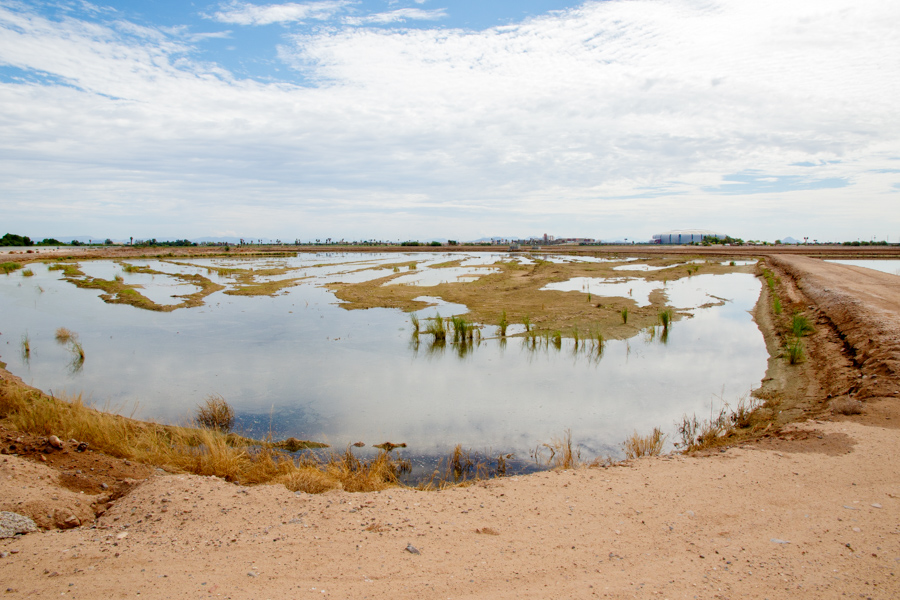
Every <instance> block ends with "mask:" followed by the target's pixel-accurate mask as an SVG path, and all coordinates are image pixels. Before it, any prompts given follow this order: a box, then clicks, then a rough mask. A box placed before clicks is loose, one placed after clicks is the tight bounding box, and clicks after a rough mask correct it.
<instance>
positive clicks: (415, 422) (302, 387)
mask: <svg viewBox="0 0 900 600" xmlns="http://www.w3.org/2000/svg"><path fill="white" fill-rule="evenodd" d="M454 259H459V256H456V257H454ZM509 259H510V257H509V255H493V254H484V255H467V257H466V261H465V262H466V263H467V264H466V269H467V270H469V271H470V272H471V269H472V267H474V266H476V265H480V266H482V267H488V266H490V265H491V264H493V262H495V261H496V260H509ZM409 260H416V261H417V262H418V266H417V268H418V269H427V265H428V264H439V263H442V262H447V261H448V260H449V259H448V258H447V257H446V255H437V254H433V255H432V254H425V255H423V254H422V253H417V254H415V255H414V256H412V257H410V256H409V255H401V254H346V255H328V254H319V255H315V254H301V255H299V256H298V257H295V258H294V257H289V258H283V259H278V260H277V261H274V262H273V261H272V259H266V260H262V259H260V260H210V259H203V260H195V261H185V260H180V261H179V262H181V263H186V262H190V263H191V264H193V265H196V266H190V267H182V266H176V265H173V264H172V263H164V264H162V265H160V264H158V262H159V261H134V264H143V265H147V266H150V267H152V268H154V269H157V270H160V271H162V270H164V269H163V268H162V267H164V268H165V270H166V271H167V272H172V273H192V272H203V273H205V272H206V269H207V268H227V267H229V266H231V267H239V268H248V267H250V266H253V267H254V268H255V269H262V268H268V269H272V268H276V267H278V266H281V267H284V268H290V269H294V270H293V271H291V276H292V277H299V276H305V277H307V279H304V280H302V281H300V282H299V285H297V286H296V287H291V288H287V289H285V290H283V291H282V292H281V293H279V294H278V295H275V296H256V297H244V296H230V295H225V294H224V293H223V292H216V293H214V294H212V295H210V296H209V297H207V298H206V305H204V306H201V307H198V308H192V309H180V310H177V311H174V312H169V313H165V312H152V311H147V310H141V309H137V308H134V307H132V306H128V305H115V304H106V303H104V302H103V301H101V300H100V299H99V297H98V296H99V291H97V290H90V289H80V288H76V287H75V286H74V285H73V284H71V283H69V282H66V281H63V280H61V276H60V273H59V272H58V271H49V270H48V268H47V266H46V265H41V264H35V265H33V266H32V270H33V272H34V276H33V277H22V276H21V275H19V274H17V273H13V274H11V275H8V276H0V314H2V318H0V332H2V334H0V344H2V345H0V360H2V361H4V362H6V363H8V368H9V369H10V370H11V371H12V372H14V373H16V374H17V375H20V376H21V377H22V378H23V379H24V380H25V381H26V382H27V383H29V384H32V385H34V386H36V387H39V388H41V389H43V390H46V391H52V392H53V393H55V394H59V393H63V392H65V393H68V394H83V395H84V397H85V399H87V400H90V401H93V402H94V403H95V404H97V405H99V406H100V407H106V408H109V409H111V410H115V411H118V412H121V413H124V414H129V415H130V414H133V415H134V416H136V417H140V418H150V419H156V420H161V421H165V422H174V423H177V422H187V421H188V420H190V418H191V417H192V415H193V414H194V412H195V409H196V407H197V405H198V404H199V403H200V402H201V401H202V400H203V399H204V398H205V397H206V396H207V395H208V394H210V393H218V394H221V395H222V396H224V397H225V398H226V399H227V400H228V401H229V402H230V403H231V404H232V406H233V407H234V408H235V410H236V412H237V413H238V417H239V425H238V428H239V429H242V430H243V431H244V432H245V433H247V434H249V435H252V436H262V435H265V434H267V433H269V432H272V433H273V434H274V435H275V436H276V437H283V436H284V437H286V436H294V437H297V438H301V439H313V440H320V441H325V442H327V443H329V444H331V445H332V446H333V447H335V448H337V449H342V448H344V447H346V446H347V445H348V444H351V443H353V442H357V441H362V442H364V443H365V444H367V448H368V447H371V445H372V444H377V443H381V442H385V441H390V442H394V443H399V442H405V443H407V444H408V445H409V447H408V449H407V450H406V455H407V456H409V457H412V458H414V459H416V460H419V461H420V462H421V464H427V463H428V461H429V460H431V459H430V458H429V457H435V456H439V455H444V454H446V453H447V452H448V451H449V450H450V449H452V447H453V446H454V445H456V444H462V445H463V446H464V447H466V448H471V449H473V450H476V451H490V452H492V453H493V454H494V455H496V454H497V453H500V452H504V453H505V452H512V453H515V455H516V456H517V457H518V458H520V459H528V457H529V454H530V453H531V452H532V451H533V450H534V449H535V448H536V447H537V446H539V445H540V444H541V443H544V442H549V441H550V440H552V439H553V438H559V437H561V436H562V435H563V434H564V432H565V431H566V430H567V429H571V431H572V437H573V440H574V442H575V443H576V444H577V445H578V448H579V449H580V450H581V452H582V454H583V456H584V457H585V458H590V457H594V456H605V455H618V454H620V448H619V444H620V443H621V442H622V441H623V439H624V438H625V437H626V436H627V435H629V434H630V433H631V432H632V431H633V430H637V431H638V432H640V433H649V432H650V431H651V430H652V428H653V427H656V426H660V427H662V428H663V429H664V430H665V431H667V432H669V433H670V434H671V433H672V432H673V430H674V423H675V421H676V420H679V419H680V418H681V416H682V415H684V414H685V413H688V414H691V413H696V414H697V415H698V416H700V417H704V416H708V415H709V414H710V412H711V411H717V410H718V407H720V406H721V403H722V401H728V402H730V403H732V404H734V402H736V400H737V399H738V398H739V397H741V396H746V395H747V394H748V393H749V392H750V390H751V388H754V387H756V386H758V385H759V383H760V380H761V379H762V378H763V376H764V374H765V369H766V360H767V353H766V348H765V345H764V342H763V338H762V335H761V333H760V332H759V330H758V329H757V327H756V325H755V324H754V323H753V321H752V319H751V318H750V315H749V312H748V311H750V310H752V308H753V306H754V304H755V303H756V301H757V298H758V296H759V293H760V283H759V281H758V279H757V278H756V277H754V276H752V275H749V274H742V273H732V274H727V275H700V276H694V277H692V278H687V279H681V280H677V281H671V282H668V283H667V284H663V283H660V282H650V283H648V282H646V281H644V280H642V279H631V280H629V281H627V282H622V281H619V282H613V283H610V282H605V285H607V286H616V287H615V288H612V287H607V288H603V287H602V285H604V282H600V281H597V282H590V283H589V285H590V291H591V293H593V294H596V295H601V294H602V293H616V294H618V295H626V296H628V294H627V291H628V290H630V291H631V297H634V298H636V299H640V298H643V296H645V295H646V294H649V291H648V290H652V289H658V288H660V287H662V288H663V289H664V291H665V293H666V294H667V296H668V298H669V303H670V304H671V305H672V306H675V307H677V308H682V309H691V311H692V314H693V317H692V318H687V319H684V320H680V321H677V322H675V323H674V324H673V325H672V326H671V328H670V330H669V332H668V336H667V337H666V338H665V339H663V336H661V335H658V333H659V332H657V331H654V332H645V333H644V334H643V335H639V336H636V337H634V338H632V339H630V340H624V341H608V342H607V343H606V344H605V347H604V350H603V352H602V354H600V355H598V354H597V353H596V352H592V351H591V350H590V349H585V348H581V349H578V350H576V349H575V348H574V343H573V342H572V340H563V341H562V344H561V347H560V349H559V350H557V349H556V348H555V347H552V346H551V347H549V348H548V347H546V346H545V347H542V348H539V349H536V350H532V349H531V348H530V347H529V346H528V345H527V344H526V343H525V340H524V339H522V338H512V339H509V340H506V341H503V340H499V339H496V338H492V337H491V336H493V335H494V332H493V329H495V328H493V327H485V328H484V329H483V334H484V336H485V337H486V338H488V339H483V340H482V341H481V342H480V343H478V344H475V345H474V346H473V347H471V348H468V349H466V351H461V350H460V349H459V348H458V347H455V346H454V345H453V344H449V343H448V344H447V345H446V346H445V347H435V346H433V345H432V344H430V343H429V341H430V337H428V336H425V335H422V336H420V338H419V342H418V344H416V343H414V341H413V340H414V338H413V336H412V332H411V325H410V317H409V315H408V314H406V313H403V312H401V311H398V310H391V309H380V308H375V309H369V310H354V311H347V310H344V309H342V308H341V307H340V306H339V302H338V301H337V300H336V299H335V297H334V295H333V294H332V293H331V292H329V291H328V290H326V289H324V288H323V287H321V286H322V284H323V283H326V282H329V281H351V280H353V281H367V280H370V279H376V278H379V277H385V276H386V275H389V274H392V273H393V270H392V268H391V267H388V268H384V266H383V265H390V264H393V263H398V262H403V261H409ZM624 260H625V259H623V261H624ZM264 263H265V265H264ZM82 268H83V270H84V271H85V272H86V273H90V274H96V276H98V277H100V276H103V277H105V278H111V277H112V276H114V275H115V274H116V273H118V272H119V270H118V269H120V267H119V266H118V265H116V264H114V263H111V262H108V261H100V262H96V263H89V262H83V263H82ZM438 270H439V269H435V271H438ZM476 272H477V271H476ZM122 275H123V277H124V278H125V279H126V282H127V281H128V278H129V277H130V276H134V277H135V281H136V282H137V281H139V282H140V283H141V284H142V285H155V286H163V285H173V284H174V283H175V280H171V279H169V280H168V281H167V277H166V276H165V275H154V276H152V278H153V279H152V281H149V282H148V281H145V280H144V279H143V278H145V277H148V276H147V275H141V276H140V277H141V279H137V276H138V275H139V274H128V273H123V274H122ZM209 277H210V278H211V279H212V280H213V281H216V282H217V283H223V284H226V283H227V282H228V281H229V277H227V276H224V275H222V276H220V275H215V274H214V275H209ZM641 282H643V283H641ZM644 284H647V285H644ZM572 285H573V286H574V287H572V289H577V290H578V291H584V292H585V293H586V292H587V291H588V290H587V287H588V283H586V282H584V285H581V284H579V283H574V284H572ZM626 285H627V286H629V287H628V289H627V290H626V288H625V287H623V286H626ZM641 286H643V287H641ZM645 288H646V289H645ZM427 289H428V288H423V296H427V293H428V292H427ZM601 290H602V291H601ZM438 302H440V301H439V300H438ZM701 306H704V307H705V308H698V307H701ZM437 311H440V313H441V314H442V315H443V316H445V317H446V316H449V315H451V314H460V313H462V312H464V311H465V307H463V306H458V305H457V306H454V305H447V304H443V303H441V305H439V306H437V307H431V308H427V309H424V310H421V311H419V312H418V315H419V316H420V319H422V321H423V322H424V321H425V319H427V318H429V317H432V316H433V315H434V314H435V313H436V312H437ZM59 327H65V328H67V329H69V330H71V331H74V332H76V333H77V334H78V336H79V339H80V341H81V344H82V346H83V348H84V351H85V354H86V360H85V361H84V362H83V363H82V364H79V363H77V362H74V361H73V354H72V352H71V351H70V350H69V349H68V348H67V347H66V346H64V345H60V344H59V343H57V342H56V340H55V339H54V333H55V331H56V329H57V328H59ZM520 331H522V328H521V326H518V325H517V326H515V327H513V326H511V327H510V330H509V332H510V333H515V332H520ZM26 335H27V337H28V339H29V343H30V347H31V354H30V357H27V358H26V357H25V356H23V354H22V351H21V340H22V338H23V336H26ZM671 439H672V437H671V435H670V440H671Z"/></svg>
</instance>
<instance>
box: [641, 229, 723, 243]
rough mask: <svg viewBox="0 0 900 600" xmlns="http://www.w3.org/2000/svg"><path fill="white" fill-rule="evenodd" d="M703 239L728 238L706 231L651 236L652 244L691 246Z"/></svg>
mask: <svg viewBox="0 0 900 600" xmlns="http://www.w3.org/2000/svg"><path fill="white" fill-rule="evenodd" d="M705 237H714V238H716V239H725V238H726V237H728V236H727V235H725V234H724V233H717V232H715V231H709V230H708V229H676V230H674V231H666V232H665V233H657V234H656V235H654V236H653V243H654V244H691V243H697V244H699V243H700V242H702V241H703V238H705Z"/></svg>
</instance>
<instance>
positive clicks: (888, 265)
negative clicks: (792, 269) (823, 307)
mask: <svg viewBox="0 0 900 600" xmlns="http://www.w3.org/2000/svg"><path fill="white" fill-rule="evenodd" d="M825 262H831V263H837V264H840V265H852V266H854V267H865V268H867V269H874V270H876V271H881V272H882V273H890V274H891V275H900V260H890V259H888V260H864V259H861V260H826V261H825Z"/></svg>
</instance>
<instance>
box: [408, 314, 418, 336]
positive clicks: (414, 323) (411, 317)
mask: <svg viewBox="0 0 900 600" xmlns="http://www.w3.org/2000/svg"><path fill="white" fill-rule="evenodd" d="M409 320H410V321H411V322H412V326H413V336H414V337H415V336H418V335H419V329H420V328H419V315H417V314H416V313H413V314H411V315H409Z"/></svg>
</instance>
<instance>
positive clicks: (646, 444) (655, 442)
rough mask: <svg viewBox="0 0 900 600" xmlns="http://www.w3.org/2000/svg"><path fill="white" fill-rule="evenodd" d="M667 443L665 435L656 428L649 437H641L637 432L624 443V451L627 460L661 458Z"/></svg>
mask: <svg viewBox="0 0 900 600" xmlns="http://www.w3.org/2000/svg"><path fill="white" fill-rule="evenodd" d="M665 442H666V436H665V434H663V432H662V430H661V429H660V428H659V427H655V428H654V429H653V432H652V433H650V434H649V435H640V434H638V432H637V431H635V432H634V433H632V434H631V435H630V436H629V437H627V438H626V439H625V441H624V442H623V443H622V449H623V450H624V451H625V457H626V458H640V457H642V456H659V455H660V453H661V452H662V449H663V445H664V444H665Z"/></svg>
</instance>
